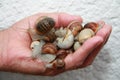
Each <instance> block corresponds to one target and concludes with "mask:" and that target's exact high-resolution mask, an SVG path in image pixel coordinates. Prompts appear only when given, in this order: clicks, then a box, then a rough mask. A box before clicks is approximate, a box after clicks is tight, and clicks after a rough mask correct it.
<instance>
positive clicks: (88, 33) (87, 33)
mask: <svg viewBox="0 0 120 80" xmlns="http://www.w3.org/2000/svg"><path fill="white" fill-rule="evenodd" d="M94 35H95V32H93V30H91V29H89V28H85V29H83V30H81V32H80V33H79V35H78V40H79V43H81V44H82V43H84V42H85V41H86V40H87V39H89V38H91V37H93V36H94Z"/></svg>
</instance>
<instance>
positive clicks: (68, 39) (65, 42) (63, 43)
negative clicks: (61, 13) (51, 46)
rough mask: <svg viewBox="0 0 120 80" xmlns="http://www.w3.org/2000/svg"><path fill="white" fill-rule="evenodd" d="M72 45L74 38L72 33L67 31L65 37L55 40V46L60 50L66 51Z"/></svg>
mask: <svg viewBox="0 0 120 80" xmlns="http://www.w3.org/2000/svg"><path fill="white" fill-rule="evenodd" d="M73 43H74V36H73V34H72V31H71V30H69V29H67V32H66V34H65V36H63V37H58V38H57V46H58V47H59V48H61V49H68V48H70V47H71V46H72V45H73Z"/></svg>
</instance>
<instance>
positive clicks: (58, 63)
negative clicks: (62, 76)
mask: <svg viewBox="0 0 120 80" xmlns="http://www.w3.org/2000/svg"><path fill="white" fill-rule="evenodd" d="M64 66H65V62H64V60H63V59H59V58H57V59H55V60H54V61H53V62H51V63H48V64H46V65H45V67H46V68H48V69H62V68H64Z"/></svg>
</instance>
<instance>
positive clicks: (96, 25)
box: [84, 21, 105, 33]
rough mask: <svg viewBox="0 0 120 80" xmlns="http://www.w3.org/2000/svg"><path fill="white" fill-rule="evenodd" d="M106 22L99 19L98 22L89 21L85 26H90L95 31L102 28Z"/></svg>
mask: <svg viewBox="0 0 120 80" xmlns="http://www.w3.org/2000/svg"><path fill="white" fill-rule="evenodd" d="M104 24H105V22H103V21H99V22H98V23H96V22H89V23H87V24H85V26H84V28H90V29H92V30H93V31H94V32H95V33H96V32H97V31H98V30H100V29H101V28H102V27H103V26H104Z"/></svg>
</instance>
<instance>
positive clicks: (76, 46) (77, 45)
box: [73, 41, 81, 51]
mask: <svg viewBox="0 0 120 80" xmlns="http://www.w3.org/2000/svg"><path fill="white" fill-rule="evenodd" d="M80 46H81V44H80V43H79V41H76V42H75V43H74V46H73V48H74V51H76V50H77V49H78V48H79V47H80Z"/></svg>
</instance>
